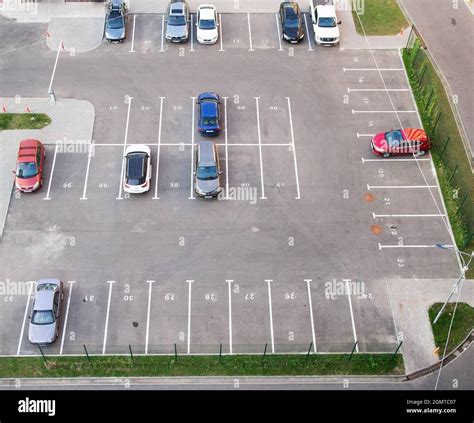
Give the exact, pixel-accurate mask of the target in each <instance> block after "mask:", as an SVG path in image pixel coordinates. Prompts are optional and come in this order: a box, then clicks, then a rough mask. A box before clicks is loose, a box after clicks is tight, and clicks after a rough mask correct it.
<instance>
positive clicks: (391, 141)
mask: <svg viewBox="0 0 474 423" xmlns="http://www.w3.org/2000/svg"><path fill="white" fill-rule="evenodd" d="M385 139H386V140H387V142H388V145H389V146H390V147H398V146H399V145H400V144H401V142H402V141H403V135H402V131H399V130H398V131H390V132H386V133H385Z"/></svg>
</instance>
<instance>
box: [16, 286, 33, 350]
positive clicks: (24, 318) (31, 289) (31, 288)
mask: <svg viewBox="0 0 474 423" xmlns="http://www.w3.org/2000/svg"><path fill="white" fill-rule="evenodd" d="M34 285H35V282H30V289H29V290H28V298H27V300H26V306H25V314H24V315H23V323H22V325H21V331H20V339H19V341H18V349H17V350H16V355H20V350H21V344H22V342H23V332H24V331H25V323H26V316H28V309H29V307H30V301H31V294H32V291H33V287H34Z"/></svg>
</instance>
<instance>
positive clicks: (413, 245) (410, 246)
mask: <svg viewBox="0 0 474 423" xmlns="http://www.w3.org/2000/svg"><path fill="white" fill-rule="evenodd" d="M446 247H447V248H453V245H446ZM384 248H439V246H438V245H437V244H424V245H416V244H412V245H404V244H391V245H383V244H380V243H379V250H382V249H384Z"/></svg>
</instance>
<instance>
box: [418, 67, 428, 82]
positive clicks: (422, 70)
mask: <svg viewBox="0 0 474 423" xmlns="http://www.w3.org/2000/svg"><path fill="white" fill-rule="evenodd" d="M426 69H428V64H427V63H426V61H425V62H424V65H423V67H422V69H421V76H420V78H419V80H418V86H419V87H421V85H422V84H423V78H424V77H425V73H426Z"/></svg>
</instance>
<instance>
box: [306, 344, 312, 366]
mask: <svg viewBox="0 0 474 423" xmlns="http://www.w3.org/2000/svg"><path fill="white" fill-rule="evenodd" d="M311 348H313V341H311V344H309V348H308V352H307V353H306V362H308V359H309V354H310V352H311Z"/></svg>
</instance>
